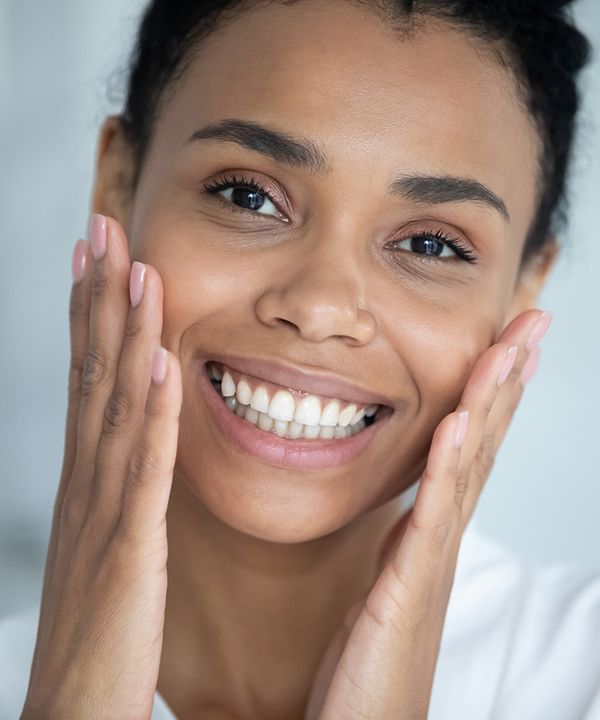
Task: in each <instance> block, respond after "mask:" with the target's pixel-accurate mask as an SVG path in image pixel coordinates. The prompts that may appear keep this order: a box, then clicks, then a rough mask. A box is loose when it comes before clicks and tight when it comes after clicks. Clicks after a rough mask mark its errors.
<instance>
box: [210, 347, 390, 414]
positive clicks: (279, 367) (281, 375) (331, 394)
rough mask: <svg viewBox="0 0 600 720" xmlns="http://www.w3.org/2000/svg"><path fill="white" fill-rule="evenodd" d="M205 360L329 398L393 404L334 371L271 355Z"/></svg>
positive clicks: (222, 357) (229, 356) (222, 356)
mask: <svg viewBox="0 0 600 720" xmlns="http://www.w3.org/2000/svg"><path fill="white" fill-rule="evenodd" d="M204 361H205V362H210V361H214V362H221V363H223V364H224V365H227V366H229V367H231V368H232V369H233V370H238V371H239V372H241V373H246V374H248V375H252V376H254V377H256V378H258V379H262V380H267V381H269V382H271V383H273V384H274V385H281V386H282V387H284V388H288V389H289V390H296V391H300V392H306V393H314V394H315V395H323V396H325V397H328V398H332V399H336V398H337V399H339V400H347V401H348V402H356V403H363V404H365V405H388V406H389V407H393V406H394V405H393V402H392V400H391V399H390V398H388V397H385V396H384V395H379V394H378V393H374V392H371V391H370V390H366V389H364V388H361V387H359V386H358V385H354V384H353V383H350V382H348V381H347V380H344V379H342V378H340V377H339V376H336V375H324V374H317V373H313V372H310V371H305V370H302V369H300V368H297V367H292V366H291V365H286V364H283V363H281V362H279V361H275V360H272V359H266V360H260V359H258V358H245V357H241V356H237V355H218V356H213V357H210V358H204Z"/></svg>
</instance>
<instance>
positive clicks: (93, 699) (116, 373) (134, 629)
mask: <svg viewBox="0 0 600 720" xmlns="http://www.w3.org/2000/svg"><path fill="white" fill-rule="evenodd" d="M90 234H91V245H92V247H91V248H90V247H89V244H88V243H86V242H84V241H83V240H80V241H79V242H78V243H77V245H76V248H75V251H74V255H73V273H74V279H76V277H77V268H78V267H79V268H81V260H82V259H85V260H84V263H85V264H84V273H83V278H82V279H80V280H79V281H78V282H77V281H76V282H74V284H73V287H72V291H71V300H70V333H71V368H70V372H69V399H68V410H67V421H66V432H65V450H64V458H63V467H62V474H61V479H60V483H59V487H58V492H57V496H56V501H55V505H54V514H53V521H52V530H51V535H50V541H49V545H48V553H47V558H46V567H45V573H44V584H43V590H42V599H41V605H40V616H39V623H38V632H37V641H36V646H35V651H34V656H33V662H32V666H31V675H30V678H29V687H28V690H27V696H26V699H25V705H24V708H23V712H22V714H21V720H42V718H43V720H71V719H75V718H77V720H86V719H87V718H93V719H94V720H103V719H104V718H106V719H107V720H108V719H109V718H110V720H116V719H117V718H118V720H129V719H131V720H134V719H135V720H142V719H148V718H150V716H151V713H152V703H153V700H154V692H155V690H156V685H157V681H158V671H159V664H160V655H161V650H162V634H163V625H164V611H165V600H166V590H167V568H166V563H167V534H166V510H167V504H168V500H169V495H170V491H171V484H172V478H173V467H174V464H175V457H176V450H177V436H178V429H179V413H180V410H181V397H182V391H181V370H180V366H179V362H178V360H177V358H176V357H175V356H174V355H173V354H171V353H169V352H168V351H166V350H164V349H159V350H158V352H157V353H156V355H155V356H154V363H153V351H154V350H155V349H156V348H160V345H161V332H162V323H163V314H162V313H163V287H162V281H161V278H160V275H159V274H158V272H157V271H156V270H155V269H154V268H153V267H151V266H149V265H145V266H142V265H141V264H140V263H134V264H133V266H130V260H129V251H128V246H127V239H126V237H125V233H124V231H123V229H122V228H121V227H120V225H119V224H118V223H117V222H116V221H115V220H113V219H112V218H104V217H103V216H99V215H95V216H93V218H92V222H91V229H90ZM103 247H105V248H106V250H105V253H104V254H103V255H102V249H103ZM91 250H93V254H92V252H91ZM94 256H95V257H94ZM92 264H93V268H90V265H92ZM144 269H145V273H144V275H145V277H144V278H143V297H142V299H141V302H139V304H137V305H136V306H133V301H134V300H136V299H138V297H139V291H140V287H141V286H140V274H141V273H140V272H139V271H141V270H144ZM130 271H131V279H130ZM130 290H131V295H130ZM136 293H137V297H136ZM132 296H133V297H132ZM161 358H162V360H163V361H164V360H165V359H166V362H167V372H166V379H165V380H164V382H162V384H157V383H155V382H154V381H151V370H152V377H155V376H158V377H159V376H160V370H161V362H160V361H161ZM159 379H160V378H159Z"/></svg>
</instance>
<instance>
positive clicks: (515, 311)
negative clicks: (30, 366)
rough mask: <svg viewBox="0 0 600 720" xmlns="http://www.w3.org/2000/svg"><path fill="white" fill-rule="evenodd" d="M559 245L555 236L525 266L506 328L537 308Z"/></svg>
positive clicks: (556, 256) (505, 323)
mask: <svg viewBox="0 0 600 720" xmlns="http://www.w3.org/2000/svg"><path fill="white" fill-rule="evenodd" d="M559 250H560V247H559V244H558V241H557V239H556V237H554V236H553V235H552V236H550V237H548V239H547V240H546V243H545V244H544V246H543V247H542V248H541V249H540V250H539V251H538V252H537V253H535V254H534V255H533V256H532V257H531V258H530V259H529V260H528V261H527V263H526V264H525V265H524V266H523V268H522V269H521V272H520V273H519V277H518V279H517V284H516V287H515V294H514V299H513V302H512V304H511V307H510V310H509V312H508V313H507V316H506V318H505V322H504V327H506V326H507V325H508V324H509V323H510V321H511V320H512V319H513V318H515V317H516V316H517V315H520V314H521V313H522V312H525V311H526V310H531V309H533V308H536V307H537V306H538V305H537V303H538V297H539V295H540V293H541V291H542V288H543V287H544V285H545V284H546V281H547V280H548V277H549V275H550V271H551V270H552V268H553V267H554V265H555V263H556V260H557V258H558V255H559Z"/></svg>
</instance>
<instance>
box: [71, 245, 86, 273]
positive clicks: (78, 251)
mask: <svg viewBox="0 0 600 720" xmlns="http://www.w3.org/2000/svg"><path fill="white" fill-rule="evenodd" d="M86 257H87V243H86V241H85V240H78V241H77V242H76V243H75V247H74V248H73V256H72V258H71V275H72V277H73V283H78V282H80V281H81V280H83V278H84V275H85V262H86Z"/></svg>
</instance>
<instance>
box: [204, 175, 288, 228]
mask: <svg viewBox="0 0 600 720" xmlns="http://www.w3.org/2000/svg"><path fill="white" fill-rule="evenodd" d="M243 173H244V171H241V174H240V176H238V174H237V173H236V172H231V173H229V172H228V173H225V174H223V175H221V176H219V177H216V178H214V179H212V180H207V181H205V182H204V183H203V184H202V187H203V188H204V190H205V192H207V193H210V194H211V195H215V196H216V197H218V198H219V200H221V202H222V204H223V205H224V206H226V207H227V209H228V210H232V211H233V212H241V213H243V214H244V215H246V216H248V215H253V216H254V217H260V218H269V217H271V218H273V217H275V216H273V215H265V213H257V212H254V211H252V210H248V209H246V208H242V207H239V206H238V205H235V203H232V202H229V200H226V199H225V198H224V197H223V196H222V195H219V191H220V190H227V189H229V188H232V187H246V188H249V189H255V190H256V191H257V192H259V193H260V194H261V195H265V197H267V198H268V199H269V200H270V201H271V202H272V203H273V205H274V206H275V207H276V209H277V210H278V212H279V213H280V214H281V215H282V216H283V217H279V218H275V219H276V220H280V221H281V222H290V219H289V217H288V214H290V211H289V207H288V203H287V198H286V202H285V203H282V201H281V200H280V193H277V192H275V191H274V190H273V188H272V186H271V185H270V184H269V183H265V182H264V181H262V180H259V179H258V178H256V177H255V176H254V175H253V174H252V173H249V174H247V175H244V174H243ZM282 194H283V196H284V197H285V193H282ZM281 205H284V208H285V210H283V209H282V208H281Z"/></svg>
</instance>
